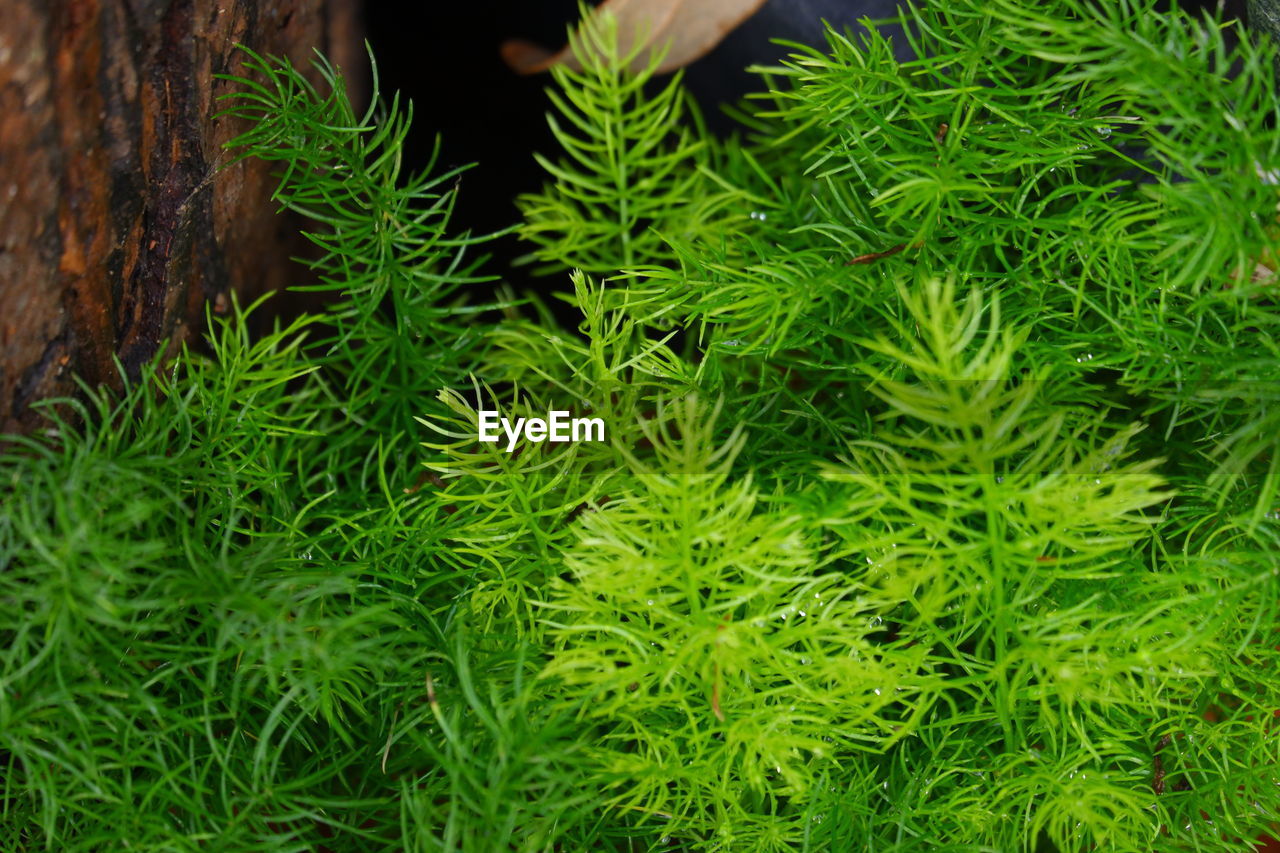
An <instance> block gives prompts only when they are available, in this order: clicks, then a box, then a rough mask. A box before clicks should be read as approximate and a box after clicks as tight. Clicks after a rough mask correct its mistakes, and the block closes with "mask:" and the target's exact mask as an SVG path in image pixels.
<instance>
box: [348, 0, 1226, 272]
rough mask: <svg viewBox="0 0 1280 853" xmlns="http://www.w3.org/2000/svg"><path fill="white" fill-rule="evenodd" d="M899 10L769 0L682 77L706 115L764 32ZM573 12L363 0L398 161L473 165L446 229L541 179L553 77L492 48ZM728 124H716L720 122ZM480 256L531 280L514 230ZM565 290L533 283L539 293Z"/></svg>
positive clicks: (1215, 4) (564, 21) (785, 33)
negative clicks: (395, 98)
mask: <svg viewBox="0 0 1280 853" xmlns="http://www.w3.org/2000/svg"><path fill="white" fill-rule="evenodd" d="M690 2H697V0H690ZM917 2H927V0H917ZM1028 2H1034V0H1028ZM1099 2H1110V0H1099ZM1244 3H1245V0H1226V2H1222V3H1220V2H1219V1H1218V0H1200V1H1199V2H1197V0H1183V2H1182V3H1181V4H1180V5H1183V6H1186V7H1192V8H1213V9H1219V8H1220V9H1221V11H1222V13H1223V15H1224V16H1226V17H1243V16H1244ZM897 6H898V0H768V2H767V3H765V5H764V6H763V7H762V8H761V9H760V11H759V12H758V13H757V14H756V15H755V16H753V17H752V18H751V19H749V20H748V21H747V22H746V23H745V24H743V25H742V26H741V27H739V28H738V29H737V30H736V31H735V32H733V33H732V34H731V35H730V36H729V37H728V38H727V39H725V41H724V42H722V43H721V44H720V46H719V47H717V48H716V49H715V50H714V51H712V52H711V53H710V54H708V55H707V56H705V57H703V58H702V59H700V60H699V61H697V62H695V63H694V64H693V65H691V66H690V67H689V68H688V69H686V75H687V76H686V81H687V83H688V85H689V87H690V89H691V90H692V91H693V93H694V94H695V95H696V96H697V97H698V98H699V100H700V101H701V102H702V104H703V107H704V111H705V112H706V113H707V114H708V116H709V117H714V116H716V115H718V111H717V108H716V105H717V104H720V103H724V102H726V101H733V100H736V99H738V98H739V97H741V96H742V95H743V94H745V93H747V92H748V91H751V90H753V89H754V88H755V87H754V86H753V83H752V77H753V75H750V74H748V73H747V72H746V71H745V68H746V66H748V65H750V64H751V63H753V62H770V61H773V60H776V59H778V58H780V57H782V56H784V55H785V53H786V51H785V49H784V48H782V47H779V46H777V45H775V44H772V42H771V39H775V38H782V39H787V40H791V41H800V42H807V43H810V44H819V43H821V42H822V31H823V28H822V20H823V19H824V18H825V19H826V20H829V21H831V22H832V23H834V24H837V25H851V26H854V27H855V28H856V27H857V21H858V20H859V19H861V18H864V17H866V18H871V19H873V20H875V19H884V18H888V17H892V16H893V14H894V13H895V10H896V7H897ZM577 14H578V2H577V0H448V1H447V2H441V0H433V2H420V3H417V4H413V5H412V6H411V5H410V4H407V3H404V2H388V0H369V2H368V4H367V5H366V9H365V25H366V27H367V32H368V36H369V41H370V43H371V45H372V47H373V52H374V55H375V56H376V57H377V59H378V66H379V72H380V74H381V77H382V88H383V91H384V94H387V95H389V94H390V93H391V92H393V91H395V90H399V91H400V92H401V93H403V94H404V95H406V96H408V97H409V98H410V99H412V101H413V102H414V107H415V114H414V125H413V128H414V129H413V133H412V136H411V137H410V145H409V149H408V152H407V153H408V164H407V165H409V166H410V167H412V168H422V167H424V166H425V165H426V164H427V163H428V161H429V158H430V155H431V151H432V148H433V146H434V145H435V137H436V135H437V134H439V135H440V136H441V138H442V155H441V160H440V162H439V163H438V164H437V165H438V167H446V168H447V167H452V166H461V165H465V164H468V163H475V164H477V166H476V167H475V168H474V169H472V170H470V171H468V172H467V173H466V174H465V175H464V176H463V178H462V188H461V192H460V193H459V198H458V204H457V209H456V212H455V217H454V220H453V221H454V226H455V231H459V230H464V229H470V230H471V231H473V232H475V233H484V232H492V231H498V230H500V229H502V228H505V227H507V226H509V225H511V224H513V223H514V222H515V221H516V220H517V217H518V212H517V210H516V207H515V204H514V199H515V197H516V196H517V195H518V194H520V193H522V192H529V191H533V190H536V189H537V188H538V187H539V186H541V184H542V181H543V175H542V172H541V170H540V169H539V167H538V166H537V164H536V163H535V162H534V160H533V156H532V155H533V152H534V151H541V152H545V153H550V154H553V155H554V153H555V152H556V145H555V143H554V141H553V140H552V138H551V135H550V132H549V131H548V130H547V126H546V120H545V114H546V111H547V101H546V99H545V96H544V94H543V90H544V89H545V87H546V86H547V85H548V84H549V83H550V77H549V76H548V75H545V74H542V75H536V76H533V77H520V76H519V75H517V74H515V73H514V72H512V71H511V70H510V69H508V68H507V66H506V65H504V64H503V62H502V60H501V58H500V56H499V53H498V48H499V46H500V45H501V44H502V42H503V41H504V40H506V39H508V38H514V37H519V38H526V39H529V40H532V41H535V42H538V43H540V44H544V45H546V46H548V47H552V48H559V47H560V46H561V45H562V44H564V42H565V34H566V28H567V27H568V26H569V25H570V24H571V23H572V22H573V21H575V20H576V19H577ZM897 43H898V44H899V45H902V44H903V40H901V39H898V40H897ZM727 124H728V122H727V120H725V121H720V122H719V123H718V124H717V126H718V127H719V128H720V129H725V128H726V127H727ZM489 251H490V252H491V253H492V254H493V255H494V261H495V263H494V264H493V265H492V266H491V272H493V273H495V274H498V275H502V276H503V277H504V278H505V279H506V280H507V281H509V282H511V283H512V284H514V285H515V286H516V287H517V288H518V289H524V288H526V287H528V286H530V285H532V284H534V281H533V280H531V279H530V278H529V276H528V274H527V271H526V270H525V269H524V268H515V269H513V268H511V266H510V264H511V262H512V261H513V260H515V259H516V258H517V257H519V256H520V255H522V254H524V252H525V251H526V247H524V246H523V245H522V244H520V242H519V241H518V240H516V239H515V238H514V237H508V238H505V239H503V240H500V241H498V242H497V243H494V244H492V245H491V246H490V248H489ZM562 285H563V282H562V281H553V282H542V285H541V287H539V289H544V288H546V287H548V286H550V287H554V288H559V287H561V286H562Z"/></svg>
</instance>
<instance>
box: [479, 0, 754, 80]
mask: <svg viewBox="0 0 1280 853" xmlns="http://www.w3.org/2000/svg"><path fill="white" fill-rule="evenodd" d="M763 5H764V0H605V2H604V3H602V4H600V6H599V7H597V8H596V9H595V10H594V11H593V12H592V13H591V14H592V16H593V17H598V16H600V15H605V14H609V15H613V17H614V18H615V19H616V20H617V24H618V49H619V52H620V53H621V54H622V55H623V56H628V55H630V54H631V53H632V52H633V51H635V52H636V54H637V56H636V59H635V62H634V63H633V70H639V69H640V68H643V67H645V66H646V65H647V63H648V60H649V56H650V52H651V51H652V50H654V49H659V50H661V49H662V48H664V47H665V48H667V53H666V55H665V56H664V57H663V60H662V64H661V65H659V66H658V73H660V74H661V73H665V72H668V71H674V70H675V69H677V68H683V67H684V66H686V65H688V64H689V63H690V62H693V61H694V60H695V59H699V58H700V57H702V56H704V55H705V54H707V53H708V52H710V50H711V49H712V48H714V47H715V46H716V45H717V44H719V43H720V42H721V40H722V39H724V37H725V36H726V35H728V34H729V33H731V32H732V31H733V30H734V29H735V28H736V27H737V26H738V25H739V24H741V23H742V22H743V21H745V20H746V19H747V18H749V17H751V16H752V15H753V14H755V12H756V11H757V10H758V9H759V8H760V7H761V6H763ZM502 58H503V60H504V61H505V62H506V63H507V65H509V66H510V67H511V69H512V70H513V71H515V72H516V73H518V74H537V73H539V72H542V71H546V70H547V69H549V68H550V67H551V66H553V65H558V64H564V65H566V66H568V67H569V68H572V69H574V70H578V69H580V68H581V67H582V64H581V62H580V61H579V60H578V57H577V56H575V55H574V52H573V49H572V46H570V45H566V46H564V47H563V48H561V49H560V50H559V51H556V52H552V51H550V50H548V49H546V48H544V47H542V46H541V45H536V44H533V43H532V42H528V41H524V40H523V39H511V40H510V41H507V42H505V43H504V44H503V45H502Z"/></svg>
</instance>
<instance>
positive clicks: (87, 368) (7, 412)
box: [0, 0, 366, 432]
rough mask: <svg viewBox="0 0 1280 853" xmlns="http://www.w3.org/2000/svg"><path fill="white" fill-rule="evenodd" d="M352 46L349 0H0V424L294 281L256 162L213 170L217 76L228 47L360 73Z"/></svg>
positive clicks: (25, 417) (23, 424) (25, 425)
mask: <svg viewBox="0 0 1280 853" xmlns="http://www.w3.org/2000/svg"><path fill="white" fill-rule="evenodd" d="M360 41H361V39H360V34H359V32H358V27H357V21H356V0H0V432H5V431H13V430H19V431H23V430H29V429H31V428H32V427H34V426H36V425H38V423H39V418H38V417H37V414H36V413H35V412H33V411H32V409H31V408H30V405H31V403H33V402H35V401H36V400H39V399H41V398H44V397H49V396H54V395H62V394H68V393H70V392H72V391H73V390H74V386H73V385H72V383H71V377H72V375H73V374H79V375H80V376H82V377H83V378H84V379H86V380H87V381H89V382H90V383H93V384H98V383H104V382H105V383H112V382H114V381H115V380H116V378H117V375H118V371H117V369H116V367H115V364H114V361H113V359H114V358H117V357H118V358H119V359H120V361H121V362H122V363H123V365H124V366H125V368H126V370H128V371H131V372H133V371H137V370H138V368H139V367H140V366H141V365H143V364H145V363H146V362H147V360H148V359H149V358H151V357H152V356H153V355H154V354H155V352H156V350H157V347H158V346H160V344H161V343H162V342H164V341H166V340H167V341H169V342H170V344H171V345H174V344H176V343H177V342H179V341H181V340H183V339H184V338H185V337H186V336H187V335H189V334H190V332H191V330H192V329H193V328H194V329H198V328H200V326H201V325H202V323H203V313H204V308H203V306H204V304H205V302H206V300H209V299H216V298H217V297H218V296H219V294H223V293H225V291H226V290H227V289H228V288H234V289H236V290H238V291H242V292H253V293H257V292H261V291H263V290H264V289H268V288H277V287H280V286H282V285H285V284H287V283H290V282H291V281H293V280H295V279H296V277H297V273H296V271H295V270H293V269H291V268H290V262H289V260H288V258H289V255H290V254H291V252H292V253H294V254H296V250H297V244H296V238H295V236H294V235H295V234H296V229H295V223H291V222H290V221H289V220H288V219H287V218H285V217H281V216H277V215H276V214H275V208H274V206H273V205H272V204H271V202H270V193H271V190H272V189H273V187H274V184H273V183H272V181H271V179H270V176H269V173H268V169H267V168H266V167H265V166H264V165H263V164H260V163H256V162H250V163H242V164H238V165H236V166H234V167H232V168H230V169H226V170H223V171H220V172H219V171H218V167H219V166H221V165H222V164H224V163H225V162H226V161H227V160H228V156H227V154H226V153H225V152H223V151H222V150H221V145H222V143H223V142H225V141H226V140H228V139H230V138H231V137H232V136H234V135H235V134H236V133H238V132H239V131H240V130H242V129H243V128H240V127H236V126H233V123H232V122H229V121H225V120H215V119H214V117H213V116H214V113H215V112H217V110H218V109H219V104H218V102H217V101H216V97H217V95H219V94H221V93H222V92H225V91H226V90H227V84H226V83H224V82H222V81H218V80H214V79H213V75H214V74H216V73H223V72H226V73H236V72H238V71H239V63H240V58H239V55H238V51H237V50H236V49H235V47H234V46H235V44H236V43H237V42H239V43H243V44H245V45H247V46H249V47H252V48H253V49H254V50H256V51H258V52H260V53H270V54H283V55H286V56H288V57H290V58H291V59H292V60H293V61H294V62H295V64H297V65H298V67H304V66H306V65H308V64H309V59H310V56H311V52H312V49H313V48H319V49H321V50H323V51H324V52H325V53H327V54H328V55H329V56H330V57H331V58H332V59H334V60H335V61H336V62H337V63H338V64H339V65H340V66H341V67H342V68H344V69H350V70H354V69H362V68H364V66H365V64H366V62H365V59H364V56H363V54H362V52H361V50H360V47H359V45H360ZM215 172H216V174H215Z"/></svg>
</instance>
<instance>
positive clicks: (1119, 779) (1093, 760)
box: [0, 0, 1280, 853]
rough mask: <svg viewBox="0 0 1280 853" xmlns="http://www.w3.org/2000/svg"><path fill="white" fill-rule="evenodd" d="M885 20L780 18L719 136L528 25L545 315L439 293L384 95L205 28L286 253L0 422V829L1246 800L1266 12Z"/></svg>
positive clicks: (1140, 818) (1272, 302)
mask: <svg viewBox="0 0 1280 853" xmlns="http://www.w3.org/2000/svg"><path fill="white" fill-rule="evenodd" d="M905 18H906V21H907V24H908V31H909V33H910V38H911V39H912V41H913V44H914V46H915V49H916V53H917V55H918V56H919V57H920V58H918V59H916V60H913V61H910V62H901V61H899V60H897V59H895V57H894V52H893V50H892V45H891V44H890V43H889V41H888V40H887V39H886V38H885V37H884V36H883V35H882V34H881V33H880V32H878V31H877V30H875V29H871V30H870V31H868V32H867V33H864V34H861V35H853V34H850V33H838V32H834V31H833V32H830V33H829V34H828V42H829V43H828V45H827V46H826V47H825V48H823V49H819V48H811V47H804V46H799V45H797V46H794V47H793V52H792V54H791V56H790V58H789V59H787V60H786V61H785V62H784V63H783V64H782V65H781V66H779V67H776V68H770V69H762V71H764V72H765V74H764V76H763V78H762V80H763V83H762V85H766V86H767V88H768V91H767V92H765V93H763V94H762V95H761V96H760V97H758V98H754V99H752V100H751V101H750V102H749V103H748V104H747V105H744V106H742V107H740V108H739V109H738V110H737V115H738V116H739V118H740V119H741V121H742V130H741V132H740V133H739V134H738V135H735V136H733V137H730V138H728V139H717V138H714V137H712V136H710V135H709V134H708V133H707V132H706V131H705V129H704V128H703V127H702V124H701V122H700V120H698V119H697V117H696V112H695V109H696V108H695V107H694V106H693V104H692V103H691V102H690V101H689V99H688V97H687V95H686V94H685V93H684V91H683V89H682V88H681V86H680V82H679V79H678V78H676V79H673V80H671V81H669V82H666V83H659V82H658V81H655V80H653V79H651V78H652V74H651V73H650V72H642V73H640V74H633V73H631V72H629V71H625V70H623V69H624V68H626V67H628V66H629V65H630V64H631V61H632V59H633V57H630V56H620V55H619V52H618V50H617V33H616V29H615V28H613V26H612V25H611V24H609V23H608V19H607V17H606V18H603V19H593V20H603V21H604V23H603V24H602V25H600V26H588V27H586V28H585V29H583V30H582V31H581V32H580V33H578V34H576V35H575V41H576V42H577V43H579V44H580V45H583V48H582V56H583V60H584V61H583V70H582V71H568V70H564V69H558V70H556V71H555V73H554V85H555V87H556V88H555V90H554V92H555V94H554V95H553V106H554V107H555V109H556V111H557V113H558V118H556V117H553V119H552V121H553V130H554V131H555V136H556V138H557V139H558V141H559V143H560V145H561V146H562V147H563V151H562V152H560V154H558V155H553V154H547V155H546V156H544V157H542V158H541V159H540V162H541V163H542V164H543V165H544V167H545V168H546V169H547V173H548V177H549V181H550V182H549V183H548V185H547V186H546V187H545V188H544V189H543V190H542V191H541V192H540V193H538V194H536V195H532V196H528V197H525V198H524V199H522V200H521V204H522V206H523V212H524V221H523V224H522V225H521V226H520V231H519V233H520V234H521V236H523V237H524V238H525V239H526V240H528V241H529V242H530V243H531V244H532V246H533V247H534V248H533V256H534V258H535V259H536V260H537V261H538V262H540V263H541V264H542V265H543V269H544V271H546V272H553V273H558V274H559V275H561V276H563V279H564V280H565V281H566V282H568V283H569V285H570V286H569V287H567V288H566V292H565V294H564V295H565V297H566V298H567V299H569V300H570V301H571V302H572V303H573V304H574V305H575V306H576V307H577V308H578V309H579V310H580V311H581V314H582V318H583V319H582V323H581V325H580V326H579V327H578V328H577V329H576V330H573V329H564V328H559V327H557V326H556V325H555V322H554V321H553V320H552V319H550V316H549V312H546V311H544V310H542V309H541V306H540V305H539V304H538V303H537V302H536V300H532V299H531V300H528V301H526V302H523V303H519V304H517V303H515V302H508V303H505V304H502V305H498V306H485V305H481V304H477V303H476V300H474V299H468V298H467V294H466V293H465V288H466V287H467V285H468V284H471V283H474V282H476V281H479V280H481V269H482V267H481V266H480V263H481V262H480V260H479V259H472V258H471V257H470V250H471V247H472V246H473V245H475V244H477V243H482V242H483V240H482V239H479V238H473V237H471V236H469V235H465V234H464V235H460V236H459V235H453V234H451V233H450V232H449V230H448V219H449V213H450V210H451V205H452V200H453V191H452V190H450V189H447V188H446V187H447V185H448V183H449V181H450V180H451V178H452V173H451V174H446V175H439V176H434V177H433V176H431V175H430V174H429V173H428V174H424V175H422V176H411V177H408V178H405V177H402V176H401V175H400V174H399V156H400V148H401V145H402V143H403V140H404V138H405V133H406V132H407V127H408V119H409V116H408V112H407V110H403V111H402V110H401V109H400V107H399V104H398V102H397V101H395V100H394V99H393V101H392V102H391V103H390V104H389V105H388V104H385V103H383V102H381V101H378V100H377V99H376V98H375V101H374V105H373V106H372V107H371V108H370V110H369V111H368V113H367V114H365V115H362V116H357V115H356V114H355V112H354V111H353V109H352V107H351V105H350V103H349V101H348V100H347V98H346V96H345V94H344V90H343V85H342V81H341V77H340V75H339V74H338V73H337V71H336V69H334V68H332V67H331V66H329V65H327V64H326V63H324V62H323V60H321V62H320V63H319V66H318V68H319V73H320V77H321V79H322V83H323V85H322V86H321V87H319V88H316V87H314V86H312V84H310V83H308V82H307V80H306V78H304V77H303V76H302V75H301V74H300V73H298V72H297V71H296V70H295V69H293V68H291V67H290V66H289V65H288V63H286V62H283V61H280V60H274V59H266V58H262V57H258V56H255V55H252V54H249V55H247V56H248V59H247V63H246V67H247V74H248V76H247V77H245V78H236V82H237V83H238V84H239V85H238V89H237V93H236V94H235V95H233V96H232V99H231V102H230V110H229V112H230V114H231V115H233V116H236V117H238V118H241V119H248V120H249V121H250V123H251V127H250V129H249V130H248V131H247V132H246V134H245V135H243V136H241V137H240V138H238V139H237V140H235V142H234V143H233V145H234V146H235V147H237V148H238V149H239V150H240V151H241V153H242V154H243V156H256V157H260V158H265V159H267V160H270V161H272V162H276V163H279V164H281V169H282V171H281V183H280V189H279V191H278V193H277V199H278V201H279V202H280V204H281V205H282V207H285V208H289V209H292V210H295V211H298V212H301V213H303V214H305V215H307V216H309V217H311V218H312V219H313V220H314V221H315V223H316V225H315V229H314V232H313V233H312V234H311V235H310V236H311V238H312V240H313V241H314V242H316V244H317V245H318V247H319V249H320V255H319V259H318V260H316V261H314V262H313V263H312V271H313V273H314V274H315V276H316V279H317V283H316V285H315V286H316V287H318V288H321V289H325V290H328V291H332V292H333V295H334V298H333V300H332V301H331V302H329V303H327V304H326V306H325V307H324V308H323V309H322V310H321V311H320V313H319V314H318V315H316V316H309V317H304V318H300V319H298V320H296V321H293V322H290V323H287V324H278V325H277V326H276V327H275V329H274V330H273V331H272V332H270V333H268V334H266V335H263V336H261V337H259V338H256V339H255V338H253V337H251V336H250V335H249V333H248V325H247V324H246V316H247V315H248V314H249V313H250V312H251V311H256V310H260V309H258V308H257V307H256V306H251V308H249V309H245V310H241V309H240V308H239V307H236V308H234V310H233V311H232V313H231V314H230V315H229V316H227V317H225V318H213V319H212V320H211V332H210V343H211V347H210V351H209V353H207V354H203V355H202V354H197V353H196V352H194V351H184V352H183V353H182V354H181V355H180V356H179V357H178V358H177V359H176V361H174V362H173V363H171V364H164V365H162V364H157V365H155V366H154V369H153V370H152V371H149V372H148V373H147V374H146V375H145V376H144V378H143V379H142V380H141V381H140V382H138V383H137V384H136V385H134V386H132V387H130V388H128V389H127V390H126V391H125V392H124V393H123V394H122V395H116V396H113V395H110V394H107V393H105V392H102V391H100V390H95V389H89V388H86V389H85V390H84V395H83V398H82V399H81V400H80V401H79V402H75V401H72V402H71V403H69V404H68V405H69V406H70V411H71V412H73V413H76V414H78V417H76V418H74V419H72V418H65V419H62V420H58V421H56V424H55V427H56V428H55V429H54V430H53V435H51V436H49V437H43V438H40V439H11V440H9V441H8V443H7V444H6V445H5V446H4V449H3V453H2V455H0V489H3V490H4V492H3V495H4V505H3V510H2V511H0V604H3V607H0V638H2V639H3V644H2V645H0V648H3V649H4V650H5V651H4V652H3V656H2V657H0V768H2V770H3V779H4V782H3V785H0V846H2V847H4V848H5V849H14V850H59V851H61V850H72V851H74V850H99V849H117V848H119V849H125V848H127V849H144V850H174V849H178V850H186V849H225V850H280V851H286V850H297V851H311V850H318V849H328V850H333V851H359V850H410V851H424V853H425V851H468V853H471V851H477V853H488V851H498V850H504V851H505V850H520V851H529V853H534V851H551V850H613V851H642V850H686V851H725V852H726V853H727V852H728V851H752V853H754V851H845V850H863V849H866V850H875V851H895V850H901V851H925V850H929V851H932V850H1028V851H1032V850H1035V851H1042V850H1056V851H1063V853H1067V851H1077V850H1116V851H1147V850H1222V851H1230V850H1243V849H1248V848H1249V846H1250V844H1251V840H1252V839H1254V838H1256V837H1257V836H1258V835H1260V834H1262V833H1264V832H1266V831H1268V828H1269V827H1274V826H1275V824H1277V823H1278V822H1280V737H1277V732H1275V731H1274V725H1275V719H1276V714H1277V711H1278V709H1280V651H1277V649H1278V648H1280V612H1278V611H1280V557H1278V556H1277V555H1280V510H1278V509H1277V508H1276V507H1277V506H1278V505H1280V498H1278V495H1280V461H1278V460H1280V453H1277V447H1276V442H1277V438H1276V436H1277V434H1280V430H1277V417H1278V415H1277V410H1276V398H1277V393H1276V389H1277V388H1280V382H1278V380H1280V350H1278V349H1277V344H1276V339H1275V334H1276V329H1277V322H1276V321H1277V318H1278V317H1280V302H1278V300H1277V290H1276V287H1277V285H1276V283H1275V281H1276V279H1275V267H1276V260H1275V258H1276V254H1275V253H1276V246H1275V243H1276V240H1277V235H1278V234H1280V231H1278V230H1277V220H1276V212H1277V192H1276V188H1275V184H1276V182H1277V179H1276V177H1275V176H1276V174H1277V170H1280V147H1278V146H1280V129H1277V127H1278V125H1277V122H1276V118H1277V107H1278V106H1280V99H1278V98H1277V96H1276V94H1275V91H1274V88H1275V87H1274V67H1275V57H1276V51H1275V49H1274V48H1273V47H1272V46H1270V45H1269V44H1266V43H1255V42H1253V41H1251V40H1249V39H1248V38H1244V39H1243V40H1240V39H1239V36H1240V33H1239V31H1238V28H1236V27H1235V26H1234V25H1228V24H1223V23H1220V22H1218V21H1215V20H1212V19H1208V18H1200V17H1197V16H1192V15H1188V14H1185V13H1181V12H1172V13H1163V12H1157V11H1156V10H1155V4H1154V2H1153V0H1116V2H1113V3H1107V4H1100V3H1093V2H1086V0H1053V2H1047V3H1041V4H1025V3H1018V2H1014V0H993V2H978V0H940V2H936V3H930V4H928V6H927V7H926V8H910V9H908V10H907V11H906V13H905ZM490 308H496V309H498V310H493V311H490V310H489V309H490ZM482 408H483V409H495V408H496V409H500V410H502V412H503V414H504V415H506V416H508V417H516V416H536V415H541V414H543V413H545V412H546V411H548V410H549V409H552V408H557V409H567V410H570V411H572V412H574V413H575V414H588V415H591V416H595V417H601V418H603V419H604V421H605V422H606V424H607V430H608V434H607V441H605V442H599V443H578V444H573V443H569V444H553V443H549V442H544V443H525V444H523V445H521V446H520V447H519V448H518V450H517V452H513V453H507V452H505V449H504V448H503V447H501V446H499V445H495V444H491V443H482V442H479V441H477V440H476V439H477V429H478V423H479V410H480V409H482ZM49 411H50V413H51V415H52V416H54V417H55V418H56V417H58V412H60V411H64V410H62V409H58V408H56V407H51V408H50V409H49Z"/></svg>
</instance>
